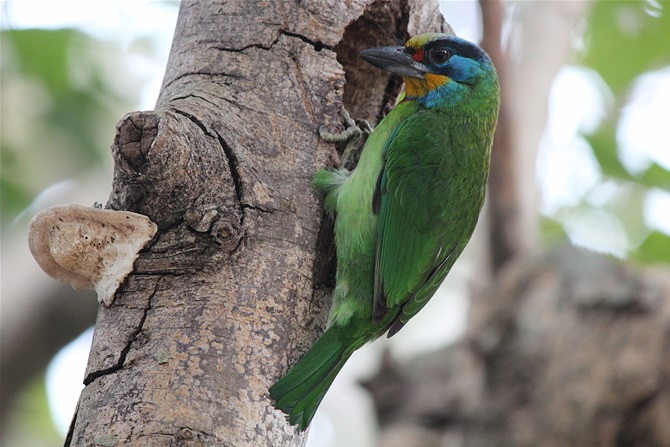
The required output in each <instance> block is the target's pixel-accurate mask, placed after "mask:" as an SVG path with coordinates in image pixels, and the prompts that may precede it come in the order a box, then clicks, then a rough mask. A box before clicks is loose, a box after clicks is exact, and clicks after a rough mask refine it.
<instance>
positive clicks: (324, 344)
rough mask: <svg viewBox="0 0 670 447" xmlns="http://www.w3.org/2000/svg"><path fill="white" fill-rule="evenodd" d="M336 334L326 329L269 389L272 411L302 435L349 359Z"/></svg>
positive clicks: (337, 332)
mask: <svg viewBox="0 0 670 447" xmlns="http://www.w3.org/2000/svg"><path fill="white" fill-rule="evenodd" d="M346 348H347V346H346V345H345V344H344V343H342V341H341V338H340V334H339V331H338V330H336V329H335V328H334V327H331V328H330V329H328V330H327V331H326V332H325V333H324V334H323V335H322V336H321V337H320V338H319V339H318V340H317V341H316V343H314V346H312V347H311V348H310V350H309V351H307V353H306V354H305V355H304V356H303V357H302V358H301V359H300V360H299V361H298V363H296V364H295V366H294V367H293V368H292V369H291V370H290V371H289V372H288V374H286V375H285V376H284V377H283V378H281V379H280V380H279V381H278V382H277V383H275V384H274V385H272V386H271V387H270V396H272V398H273V399H274V400H275V402H276V403H275V407H277V408H278V409H279V410H281V411H283V412H284V413H286V415H287V419H288V421H289V423H290V424H291V425H296V424H297V425H298V428H299V429H300V430H301V431H304V430H305V429H306V428H307V427H308V426H309V423H310V422H311V420H312V418H313V417H314V413H316V409H317V408H318V407H319V404H320V403H321V400H322V399H323V396H325V395H326V392H327V391H328V388H330V385H331V384H332V383H333V380H335V377H336V376H337V373H338V372H340V369H342V367H343V366H344V363H345V362H346V361H347V359H348V358H349V355H348V354H347V355H346V356H345V355H344V351H345V350H346Z"/></svg>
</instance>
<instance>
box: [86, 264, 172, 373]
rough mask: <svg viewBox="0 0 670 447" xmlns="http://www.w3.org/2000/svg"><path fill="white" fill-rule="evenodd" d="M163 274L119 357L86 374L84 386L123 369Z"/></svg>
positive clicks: (142, 327)
mask: <svg viewBox="0 0 670 447" xmlns="http://www.w3.org/2000/svg"><path fill="white" fill-rule="evenodd" d="M163 277H164V276H161V277H159V278H158V280H157V281H156V284H155V285H154V290H153V291H152V292H151V295H149V299H148V302H147V307H145V308H144V313H143V314H142V318H140V322H139V323H138V325H137V328H136V329H135V330H134V331H133V333H132V334H131V335H130V337H129V338H128V341H127V342H126V346H124V348H123V349H122V350H121V353H120V354H119V359H118V360H117V361H116V364H115V365H112V366H110V367H109V368H105V369H101V370H99V371H94V372H92V373H91V374H89V375H88V376H86V377H85V378H84V386H88V385H90V384H91V383H93V382H94V381H95V380H97V379H98V378H100V377H102V376H106V375H108V374H113V373H114V372H116V371H119V370H121V369H123V366H124V364H125V362H126V356H127V355H128V353H129V352H130V348H131V347H132V345H133V343H134V342H135V341H137V337H138V336H139V335H140V334H141V333H142V331H143V330H144V322H145V321H146V319H147V315H148V314H149V311H150V310H151V301H152V300H153V298H154V296H155V295H156V292H157V291H158V285H159V284H160V282H161V280H162V278H163Z"/></svg>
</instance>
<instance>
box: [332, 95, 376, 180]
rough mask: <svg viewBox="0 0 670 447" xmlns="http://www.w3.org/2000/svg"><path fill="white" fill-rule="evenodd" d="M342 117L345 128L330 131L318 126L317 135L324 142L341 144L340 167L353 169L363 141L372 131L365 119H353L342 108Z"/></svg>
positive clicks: (363, 143)
mask: <svg viewBox="0 0 670 447" xmlns="http://www.w3.org/2000/svg"><path fill="white" fill-rule="evenodd" d="M342 118H344V124H345V129H344V130H343V131H342V132H339V133H330V132H325V131H324V130H323V126H321V127H320V128H319V137H321V139H322V140H323V141H325V142H326V143H334V144H338V145H343V146H344V148H343V150H342V152H341V155H340V167H341V168H345V169H348V170H353V169H354V168H355V167H356V164H358V159H359V158H360V155H361V151H362V150H363V146H364V145H365V141H366V140H367V138H368V136H369V135H370V134H371V133H372V126H370V123H368V122H367V121H366V120H359V121H358V122H356V121H354V120H353V119H352V118H351V116H349V112H347V111H346V109H344V108H342Z"/></svg>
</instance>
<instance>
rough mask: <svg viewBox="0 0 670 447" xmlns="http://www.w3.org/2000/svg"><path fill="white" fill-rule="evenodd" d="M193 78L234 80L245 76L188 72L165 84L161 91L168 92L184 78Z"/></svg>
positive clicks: (220, 72)
mask: <svg viewBox="0 0 670 447" xmlns="http://www.w3.org/2000/svg"><path fill="white" fill-rule="evenodd" d="M191 76H212V77H219V76H223V77H227V78H233V79H243V78H244V76H240V75H236V74H232V73H224V72H222V71H219V72H216V73H209V72H205V71H196V72H188V73H183V74H181V75H179V76H177V77H176V78H174V79H170V82H168V83H167V84H165V85H164V86H163V87H162V89H161V90H166V89H167V88H168V87H170V86H171V85H172V84H174V83H175V82H177V81H179V80H181V79H184V78H188V77H191Z"/></svg>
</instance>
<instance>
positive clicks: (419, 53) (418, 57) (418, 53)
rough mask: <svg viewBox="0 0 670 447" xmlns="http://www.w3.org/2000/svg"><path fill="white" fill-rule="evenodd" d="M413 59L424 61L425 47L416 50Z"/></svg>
mask: <svg viewBox="0 0 670 447" xmlns="http://www.w3.org/2000/svg"><path fill="white" fill-rule="evenodd" d="M412 59H414V60H415V61H417V62H423V49H422V48H419V49H418V50H416V51H415V52H414V54H413V55H412Z"/></svg>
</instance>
